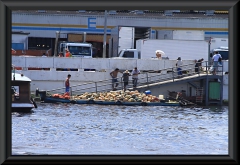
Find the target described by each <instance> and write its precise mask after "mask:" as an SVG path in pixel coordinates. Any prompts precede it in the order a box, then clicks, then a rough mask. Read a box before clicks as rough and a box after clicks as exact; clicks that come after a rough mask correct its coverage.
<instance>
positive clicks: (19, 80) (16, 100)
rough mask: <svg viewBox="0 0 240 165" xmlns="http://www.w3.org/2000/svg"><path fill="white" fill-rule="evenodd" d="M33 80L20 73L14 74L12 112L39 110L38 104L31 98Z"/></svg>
mask: <svg viewBox="0 0 240 165" xmlns="http://www.w3.org/2000/svg"><path fill="white" fill-rule="evenodd" d="M30 83H31V79H29V78H28V77H26V76H24V75H23V74H20V73H15V70H14V71H13V73H12V81H11V86H12V89H11V92H12V112H31V111H32V109H33V108H37V104H36V102H35V101H34V100H33V98H32V97H31V92H30Z"/></svg>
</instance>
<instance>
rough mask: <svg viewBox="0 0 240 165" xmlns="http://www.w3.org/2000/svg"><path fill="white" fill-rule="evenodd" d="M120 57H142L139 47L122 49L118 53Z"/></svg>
mask: <svg viewBox="0 0 240 165" xmlns="http://www.w3.org/2000/svg"><path fill="white" fill-rule="evenodd" d="M118 58H134V59H140V58H141V53H140V52H139V51H138V50H137V49H122V50H121V51H120V52H119V53H118Z"/></svg>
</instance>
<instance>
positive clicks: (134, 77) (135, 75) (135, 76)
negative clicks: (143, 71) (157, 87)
mask: <svg viewBox="0 0 240 165" xmlns="http://www.w3.org/2000/svg"><path fill="white" fill-rule="evenodd" d="M139 74H140V71H139V70H138V69H137V67H135V68H134V69H133V70H132V74H131V75H132V83H133V88H136V87H137V81H138V75H139Z"/></svg>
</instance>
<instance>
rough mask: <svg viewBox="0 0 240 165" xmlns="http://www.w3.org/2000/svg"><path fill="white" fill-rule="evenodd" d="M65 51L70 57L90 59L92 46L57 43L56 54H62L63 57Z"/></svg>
mask: <svg viewBox="0 0 240 165" xmlns="http://www.w3.org/2000/svg"><path fill="white" fill-rule="evenodd" d="M65 49H67V50H69V52H70V53H71V54H72V57H83V58H92V50H93V47H92V44H90V43H77V42H61V43H59V47H58V52H62V53H63V56H64V57H65V56H66V55H65V53H66V52H65Z"/></svg>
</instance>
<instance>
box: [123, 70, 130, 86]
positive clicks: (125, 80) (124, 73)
mask: <svg viewBox="0 0 240 165" xmlns="http://www.w3.org/2000/svg"><path fill="white" fill-rule="evenodd" d="M129 76H131V75H130V73H129V71H128V70H126V71H125V72H123V75H122V80H123V88H124V91H126V88H127V85H128V81H129Z"/></svg>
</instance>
